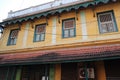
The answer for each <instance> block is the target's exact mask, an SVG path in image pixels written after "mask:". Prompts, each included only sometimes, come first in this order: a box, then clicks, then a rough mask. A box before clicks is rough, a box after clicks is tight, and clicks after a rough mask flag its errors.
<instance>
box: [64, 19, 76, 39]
mask: <svg viewBox="0 0 120 80" xmlns="http://www.w3.org/2000/svg"><path fill="white" fill-rule="evenodd" d="M68 20H73V21H74V25H73V27H72V28H67V29H65V27H64V23H65V21H68ZM65 30H68V36H67V37H65ZM70 30H74V33H73V36H71V35H70ZM75 36H76V20H75V18H69V19H64V20H62V38H72V37H75Z"/></svg>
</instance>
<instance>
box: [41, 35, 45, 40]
mask: <svg viewBox="0 0 120 80" xmlns="http://www.w3.org/2000/svg"><path fill="white" fill-rule="evenodd" d="M44 39H45V34H44V33H42V34H41V41H43V40H44Z"/></svg>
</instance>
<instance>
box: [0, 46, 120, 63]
mask: <svg viewBox="0 0 120 80" xmlns="http://www.w3.org/2000/svg"><path fill="white" fill-rule="evenodd" d="M114 58H118V59H120V44H114V45H101V46H89V47H79V48H65V49H58V50H45V51H33V52H24V53H14V54H2V55H0V65H25V64H47V63H64V62H77V61H92V60H93V61H96V60H105V59H114Z"/></svg>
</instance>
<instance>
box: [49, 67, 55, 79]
mask: <svg viewBox="0 0 120 80" xmlns="http://www.w3.org/2000/svg"><path fill="white" fill-rule="evenodd" d="M54 78H55V67H54V65H50V72H49V80H54Z"/></svg>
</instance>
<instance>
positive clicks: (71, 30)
mask: <svg viewBox="0 0 120 80" xmlns="http://www.w3.org/2000/svg"><path fill="white" fill-rule="evenodd" d="M62 35H63V36H62V37H63V38H68V37H74V36H75V19H67V20H63V33H62Z"/></svg>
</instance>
